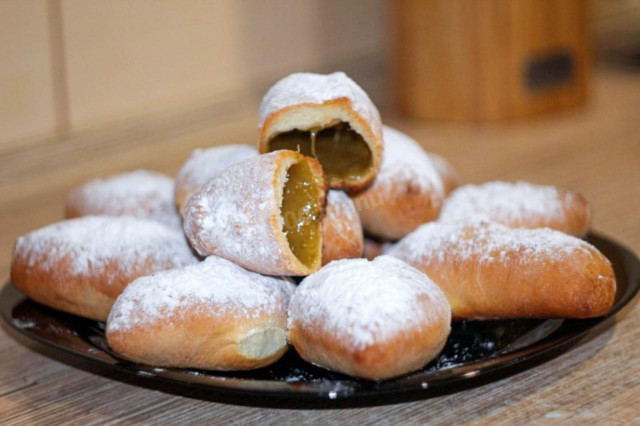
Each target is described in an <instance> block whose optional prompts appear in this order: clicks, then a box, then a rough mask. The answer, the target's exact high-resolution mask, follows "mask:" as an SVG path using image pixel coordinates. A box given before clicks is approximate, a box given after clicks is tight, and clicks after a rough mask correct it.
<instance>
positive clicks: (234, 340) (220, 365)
mask: <svg viewBox="0 0 640 426" xmlns="http://www.w3.org/2000/svg"><path fill="white" fill-rule="evenodd" d="M294 288H295V286H294V285H293V283H291V282H290V281H288V280H286V279H282V278H274V277H266V276H262V275H259V274H256V273H254V272H249V271H247V270H245V269H242V268H241V267H240V266H238V265H236V264H234V263H232V262H229V261H227V260H225V259H222V258H220V257H216V256H210V257H208V258H207V259H205V260H204V261H203V262H201V263H198V264H197V265H191V266H187V267H185V268H181V269H174V270H171V271H163V272H158V273H156V274H153V275H149V276H146V277H141V278H138V279H137V280H135V281H134V282H132V283H131V284H129V286H127V288H126V289H125V291H124V292H123V293H122V295H120V297H118V300H117V301H116V303H115V305H114V306H113V309H112V311H111V314H110V315H109V320H108V321H107V330H106V336H107V341H108V342H109V345H110V346H111V347H112V348H113V350H114V351H116V352H118V353H119V354H121V355H122V356H124V357H125V358H128V359H131V360H133V361H136V362H141V363H145V364H149V365H157V366H164V367H190V368H203V369H211V370H247V369H253V368H258V367H263V366H265V365H269V364H272V363H273V362H275V361H277V360H278V359H279V358H280V357H281V356H282V354H284V353H285V352H286V350H287V348H288V345H287V340H286V325H287V305H288V304H289V298H290V297H291V294H292V293H293V290H294Z"/></svg>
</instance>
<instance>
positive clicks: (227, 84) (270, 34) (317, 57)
mask: <svg viewBox="0 0 640 426" xmlns="http://www.w3.org/2000/svg"><path fill="white" fill-rule="evenodd" d="M385 9H386V7H385V0H346V1H343V0H188V1H183V0H109V1H105V0H2V1H0V16H2V17H3V18H4V19H3V25H2V26H0V60H1V61H2V64H3V65H2V67H0V152H1V151H3V150H7V149H10V147H13V148H15V147H16V146H17V145H19V144H20V143H22V142H26V141H27V140H31V139H33V138H49V139H55V138H56V137H63V136H65V135H66V134H68V133H69V132H72V133H73V132H75V131H78V130H82V129H87V128H100V127H104V126H108V125H110V124H111V123H117V122H123V121H135V120H136V119H137V117H140V116H149V115H153V114H157V113H165V114H166V113H167V112H168V113H180V111H181V110H184V109H186V108H195V107H198V106H202V105H209V104H215V103H217V102H220V101H221V100H225V99H228V98H229V97H234V96H238V94H240V93H243V92H250V91H252V90H255V88H256V87H263V86H264V85H265V84H268V83H272V82H273V80H274V79H276V78H279V77H281V76H282V75H284V74H287V73H290V72H293V71H300V70H327V69H330V68H331V67H332V66H335V65H336V64H342V63H345V62H346V61H358V60H359V59H360V58H362V57H365V56H367V55H369V56H371V55H376V54H378V55H382V52H383V50H384V45H385V43H386V37H385V34H386V27H385V26H384V21H385V17H384V15H385V12H386V10H385ZM52 58H53V60H52ZM56 129H57V130H58V132H57V133H56ZM13 148H11V149H13Z"/></svg>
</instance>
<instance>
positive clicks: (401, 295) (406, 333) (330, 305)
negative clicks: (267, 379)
mask: <svg viewBox="0 0 640 426" xmlns="http://www.w3.org/2000/svg"><path fill="white" fill-rule="evenodd" d="M450 322H451V310H450V308H449V304H448V303H447V299H446V298H445V296H444V294H443V293H442V291H441V290H440V289H439V288H438V286H437V285H435V284H434V283H433V282H432V281H431V280H430V279H429V277H427V276H426V275H424V274H423V273H421V272H420V271H418V270H416V269H414V268H412V267H410V266H409V265H407V264H406V263H404V262H401V261H399V260H398V259H394V258H392V257H389V256H380V257H378V258H376V259H375V260H373V261H368V260H366V259H347V260H338V261H335V262H331V263H330V264H329V265H327V266H324V267H323V268H322V269H321V270H320V271H318V272H317V273H315V274H313V275H311V276H309V277H307V278H305V279H304V280H303V281H302V283H300V285H299V286H298V288H297V289H296V292H295V293H294V294H293V296H292V298H291V303H290V305H289V320H288V326H289V341H290V342H291V344H292V345H293V346H294V348H295V349H296V351H297V352H298V353H299V354H300V356H301V357H302V358H303V359H305V360H306V361H308V362H311V363H313V364H317V365H320V366H323V367H325V368H329V369H331V370H334V371H338V372H341V373H344V374H348V375H350V376H355V377H361V378H365V379H372V380H378V379H388V378H391V377H396V376H400V375H402V374H406V373H409V372H411V371H415V370H417V369H419V368H422V367H423V366H424V365H426V364H427V363H428V362H429V361H431V360H432V359H434V358H435V357H436V356H437V355H438V354H439V353H440V351H441V350H442V348H443V347H444V344H445V342H446V340H447V336H448V335H449V331H450Z"/></svg>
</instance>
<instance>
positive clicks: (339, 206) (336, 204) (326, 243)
mask: <svg viewBox="0 0 640 426" xmlns="http://www.w3.org/2000/svg"><path fill="white" fill-rule="evenodd" d="M322 240H323V241H322V264H323V265H326V264H327V263H329V262H331V261H332V260H339V259H350V258H355V257H361V256H362V244H363V241H362V240H363V236H362V225H361V224H360V217H359V216H358V211H357V210H356V206H354V205H353V201H351V198H349V196H348V195H347V194H345V193H344V192H342V191H338V190H335V189H332V190H330V191H328V192H327V205H326V207H325V215H324V219H323V220H322Z"/></svg>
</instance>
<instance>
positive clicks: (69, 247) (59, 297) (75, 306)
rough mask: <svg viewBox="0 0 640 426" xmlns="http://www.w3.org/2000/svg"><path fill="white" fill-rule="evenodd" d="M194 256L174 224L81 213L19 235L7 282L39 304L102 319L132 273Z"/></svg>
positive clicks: (133, 276)
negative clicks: (78, 216)
mask: <svg viewBox="0 0 640 426" xmlns="http://www.w3.org/2000/svg"><path fill="white" fill-rule="evenodd" d="M196 262H198V259H197V258H196V256H195V255H194V254H193V252H192V251H191V247H189V245H188V244H187V241H186V240H185V238H184V235H183V234H182V232H181V231H179V230H177V229H174V228H171V227H168V226H166V225H163V224H161V223H158V222H154V221H151V220H148V219H138V218H134V217H129V216H119V217H116V216H85V217H81V218H77V219H69V220H65V221H63V222H59V223H56V224H53V225H49V226H46V227H44V228H41V229H39V230H36V231H33V232H30V233H29V234H27V235H24V236H22V237H20V238H18V241H17V242H16V245H15V248H14V250H13V259H12V262H11V282H12V283H13V285H15V286H16V288H17V289H18V290H20V291H21V292H23V293H24V294H25V295H27V296H28V297H29V298H31V299H33V300H35V301H36V302H39V303H42V304H43V305H47V306H49V307H51V308H54V309H59V310H61V311H65V312H69V313H72V314H76V315H80V316H83V317H87V318H91V319H95V320H99V321H104V320H106V319H107V315H108V314H109V311H110V310H111V306H112V305H113V303H114V302H115V300H116V298H117V297H118V295H119V294H120V293H121V292H122V290H123V289H124V288H125V286H126V285H127V284H129V283H130V282H131V281H133V280H134V279H136V278H138V277H140V276H142V275H147V274H150V273H152V272H155V271H160V270H163V269H171V268H178V267H182V266H186V265H190V264H192V263H196Z"/></svg>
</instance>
